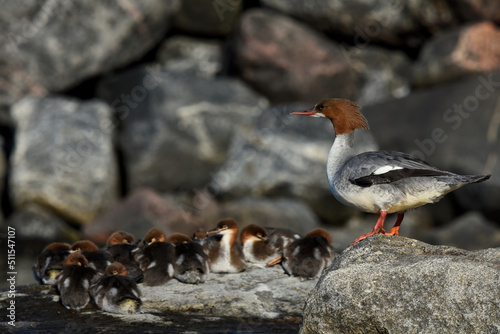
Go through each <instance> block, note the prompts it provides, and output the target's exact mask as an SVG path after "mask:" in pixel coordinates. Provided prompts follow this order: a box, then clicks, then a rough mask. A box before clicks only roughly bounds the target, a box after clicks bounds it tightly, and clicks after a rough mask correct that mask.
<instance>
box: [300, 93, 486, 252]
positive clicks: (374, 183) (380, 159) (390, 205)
mask: <svg viewBox="0 0 500 334" xmlns="http://www.w3.org/2000/svg"><path fill="white" fill-rule="evenodd" d="M360 109H361V107H360V106H359V105H358V104H356V103H354V102H352V101H349V100H346V99H328V100H323V101H321V102H319V103H318V104H316V105H315V106H314V107H313V108H311V109H309V110H306V111H301V112H292V114H294V115H307V116H313V117H325V118H329V119H330V120H331V122H332V123H333V126H334V128H335V135H336V138H335V141H334V143H333V146H332V148H331V150H330V153H329V155H328V162H327V167H326V170H327V176H328V183H329V185H330V189H331V191H332V193H333V195H334V196H335V198H337V200H339V201H340V202H341V203H343V204H345V205H349V206H354V207H356V208H358V209H360V210H362V211H365V212H370V213H379V214H380V216H379V219H378V221H377V223H376V224H375V227H374V229H373V231H371V232H369V233H366V234H364V235H362V236H360V237H359V238H357V239H356V240H355V241H354V242H353V243H352V244H351V245H353V244H355V243H357V242H359V241H361V240H363V239H365V238H366V237H368V236H370V235H373V234H387V235H398V231H399V226H400V225H401V222H402V221H403V217H404V212H405V211H406V210H409V209H413V208H416V207H419V206H422V205H424V204H427V203H434V202H437V201H438V200H440V199H441V198H442V197H443V196H444V195H446V194H447V193H449V192H451V191H453V190H456V189H458V188H460V187H462V186H464V185H466V184H469V183H475V182H481V181H484V180H487V179H488V178H489V177H490V175H457V174H453V173H450V172H447V171H442V170H439V169H437V168H435V167H432V166H430V165H429V164H427V163H426V162H425V161H422V160H420V159H417V158H415V157H413V156H411V155H408V154H405V153H400V152H394V151H378V152H365V153H362V154H359V155H355V154H354V150H353V138H354V130H355V129H368V128H369V127H368V122H367V120H366V118H365V117H364V116H363V115H362V114H361V112H360ZM394 212H397V213H398V218H397V220H396V223H395V225H394V227H393V228H392V229H391V231H390V232H389V233H386V232H385V230H384V228H383V227H384V220H385V217H386V216H387V214H388V213H394Z"/></svg>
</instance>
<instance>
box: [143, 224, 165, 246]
mask: <svg viewBox="0 0 500 334" xmlns="http://www.w3.org/2000/svg"><path fill="white" fill-rule="evenodd" d="M166 239H167V238H166V237H165V233H163V232H162V231H161V230H159V229H157V228H152V229H150V230H149V231H148V233H146V236H144V242H145V243H146V244H147V245H151V244H153V243H155V242H165V240H166Z"/></svg>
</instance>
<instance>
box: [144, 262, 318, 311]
mask: <svg viewBox="0 0 500 334" xmlns="http://www.w3.org/2000/svg"><path fill="white" fill-rule="evenodd" d="M315 283H316V280H304V279H300V278H297V277H290V276H288V275H286V274H285V273H284V271H283V269H282V268H281V266H274V267H271V268H257V267H249V268H247V270H245V271H244V272H242V273H237V274H214V273H210V274H209V276H208V278H207V280H206V281H205V283H203V284H199V285H192V284H183V283H180V282H178V281H175V280H172V281H170V282H168V283H167V284H166V285H164V286H160V287H145V286H141V291H142V294H143V297H142V301H143V311H144V312H149V311H155V312H158V311H160V312H165V313H175V312H182V313H184V314H186V313H187V314H196V315H211V316H225V317H242V318H259V319H276V318H285V317H296V316H299V315H300V314H301V313H302V309H303V308H304V301H305V299H306V296H307V294H308V292H309V291H310V290H311V289H312V288H313V287H314V285H315Z"/></svg>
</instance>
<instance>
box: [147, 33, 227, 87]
mask: <svg viewBox="0 0 500 334" xmlns="http://www.w3.org/2000/svg"><path fill="white" fill-rule="evenodd" d="M222 58H223V56H222V44H221V43H220V42H219V41H217V40H215V39H201V38H193V37H187V36H173V37H171V38H169V39H167V40H165V42H163V43H162V44H161V45H160V47H159V49H158V52H157V54H156V61H157V62H159V63H161V64H163V65H164V67H165V69H167V70H168V71H179V72H189V73H194V74H196V75H198V76H202V77H205V78H214V77H215V76H216V74H218V73H219V72H220V71H221V70H222Z"/></svg>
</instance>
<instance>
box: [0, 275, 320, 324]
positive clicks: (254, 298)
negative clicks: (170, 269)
mask: <svg viewBox="0 0 500 334" xmlns="http://www.w3.org/2000/svg"><path fill="white" fill-rule="evenodd" d="M316 282H317V280H303V279H300V278H295V277H289V276H288V275H286V274H285V273H284V272H283V269H282V268H281V267H280V266H277V267H273V268H258V267H249V268H247V270H246V271H244V272H242V273H238V274H213V273H211V274H210V275H209V277H208V279H207V281H206V282H205V283H203V284H200V285H190V284H183V283H180V282H178V281H175V280H172V281H170V282H169V283H167V284H166V285H164V286H159V287H145V286H143V285H142V284H141V285H140V289H141V291H142V293H143V297H142V301H143V306H142V312H141V313H139V314H133V315H117V314H111V313H106V312H102V311H99V310H96V309H95V308H93V307H92V306H87V307H86V308H85V309H83V310H81V311H71V310H67V309H65V308H64V307H63V306H62V305H61V304H60V302H59V301H58V300H59V297H58V295H57V293H56V291H55V288H53V287H50V286H40V285H28V286H21V287H17V292H16V297H15V305H16V323H15V324H16V326H15V327H12V326H10V325H8V323H7V321H6V318H5V317H4V320H2V322H0V332H2V333H6V332H7V333H10V332H12V333H13V332H27V331H34V332H36V333H46V332H53V333H58V332H60V333H62V332H75V331H77V332H89V331H91V332H92V333H116V332H120V333H137V332H139V331H140V332H143V333H160V332H166V331H168V332H170V331H174V332H186V331H189V333H226V332H252V333H253V332H262V333H296V332H297V331H298V327H299V321H300V314H301V313H302V310H303V307H304V302H305V299H306V296H307V294H308V292H309V291H310V290H311V289H312V288H313V287H314V285H315V284H316ZM10 300H11V299H9V298H8V291H7V290H5V289H4V290H2V291H0V306H1V308H2V309H3V310H6V308H7V305H8V303H10Z"/></svg>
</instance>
